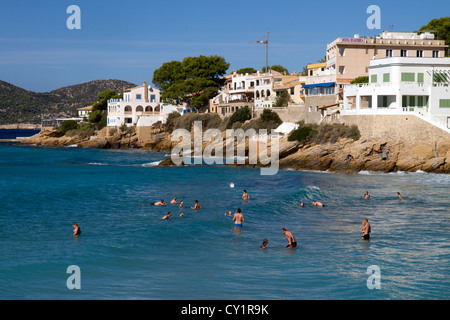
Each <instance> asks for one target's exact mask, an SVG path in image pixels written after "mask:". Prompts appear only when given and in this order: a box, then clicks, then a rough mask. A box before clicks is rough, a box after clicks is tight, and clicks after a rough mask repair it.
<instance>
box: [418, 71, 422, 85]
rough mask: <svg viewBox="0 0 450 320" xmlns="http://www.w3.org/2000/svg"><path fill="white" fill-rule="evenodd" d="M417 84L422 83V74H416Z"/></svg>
mask: <svg viewBox="0 0 450 320" xmlns="http://www.w3.org/2000/svg"><path fill="white" fill-rule="evenodd" d="M417 82H418V83H423V73H418V74H417Z"/></svg>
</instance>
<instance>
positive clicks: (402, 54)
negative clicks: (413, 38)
mask: <svg viewBox="0 0 450 320" xmlns="http://www.w3.org/2000/svg"><path fill="white" fill-rule="evenodd" d="M407 56H408V50H400V57H407Z"/></svg>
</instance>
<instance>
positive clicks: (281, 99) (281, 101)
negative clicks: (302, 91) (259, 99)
mask: <svg viewBox="0 0 450 320" xmlns="http://www.w3.org/2000/svg"><path fill="white" fill-rule="evenodd" d="M291 101H292V100H291V95H290V94H289V92H287V91H286V90H283V91H281V92H280V93H279V94H278V96H277V98H276V99H275V104H274V107H287V106H288V105H289V102H291Z"/></svg>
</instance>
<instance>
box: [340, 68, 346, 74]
mask: <svg viewBox="0 0 450 320" xmlns="http://www.w3.org/2000/svg"><path fill="white" fill-rule="evenodd" d="M344 72H345V66H339V74H344Z"/></svg>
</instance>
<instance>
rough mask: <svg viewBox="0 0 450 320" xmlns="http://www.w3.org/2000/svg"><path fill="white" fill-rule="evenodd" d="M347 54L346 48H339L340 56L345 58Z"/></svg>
mask: <svg viewBox="0 0 450 320" xmlns="http://www.w3.org/2000/svg"><path fill="white" fill-rule="evenodd" d="M344 54H345V48H339V56H340V57H343V56H344Z"/></svg>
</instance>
